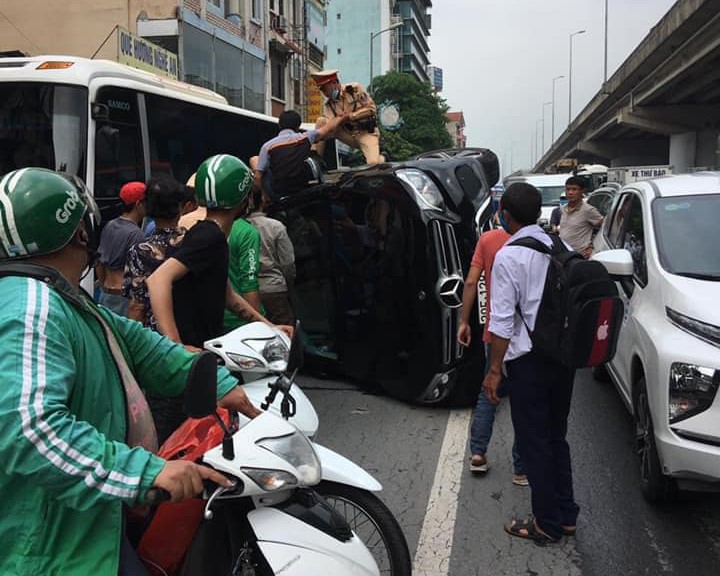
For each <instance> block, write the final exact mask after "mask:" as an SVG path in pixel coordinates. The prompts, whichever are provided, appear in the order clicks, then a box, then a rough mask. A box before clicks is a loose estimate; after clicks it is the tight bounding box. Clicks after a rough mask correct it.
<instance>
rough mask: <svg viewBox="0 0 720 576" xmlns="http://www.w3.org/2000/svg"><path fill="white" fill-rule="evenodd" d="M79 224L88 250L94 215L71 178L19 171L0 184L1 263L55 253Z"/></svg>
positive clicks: (96, 221) (92, 239)
mask: <svg viewBox="0 0 720 576" xmlns="http://www.w3.org/2000/svg"><path fill="white" fill-rule="evenodd" d="M83 220H85V226H86V231H87V233H88V238H89V245H90V247H91V248H93V246H92V245H93V244H95V240H96V237H97V235H96V230H97V228H98V225H99V223H100V217H99V212H98V210H97V206H96V205H95V201H94V200H93V198H92V195H91V194H90V192H89V191H88V189H87V188H86V186H85V184H83V182H82V180H80V179H79V178H77V177H75V176H70V175H65V174H60V173H58V172H53V171H52V170H46V169H45V168H23V169H21V170H14V171H13V172H10V173H8V174H6V175H5V176H3V177H2V180H0V260H16V259H20V258H28V257H31V256H40V255H42V254H50V253H51V252H56V251H58V250H60V249H61V248H63V247H64V246H65V245H66V244H67V243H68V242H70V240H71V239H72V237H73V234H74V233H75V231H76V230H77V229H78V226H80V223H81V222H82V221H83Z"/></svg>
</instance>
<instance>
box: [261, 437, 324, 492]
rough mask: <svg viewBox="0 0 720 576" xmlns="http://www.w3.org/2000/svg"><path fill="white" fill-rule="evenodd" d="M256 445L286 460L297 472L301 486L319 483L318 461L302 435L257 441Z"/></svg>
mask: <svg viewBox="0 0 720 576" xmlns="http://www.w3.org/2000/svg"><path fill="white" fill-rule="evenodd" d="M257 445H258V446H261V447H262V448H265V450H268V451H269V452H272V453H273V454H275V455H277V456H279V457H280V458H282V459H283V460H287V461H288V462H289V463H290V464H291V465H292V466H293V467H294V468H295V469H296V470H297V476H298V480H299V482H300V484H301V485H302V486H314V485H315V484H317V483H319V482H320V478H321V468H320V460H319V459H318V457H317V454H316V453H315V449H314V448H313V447H312V444H311V443H310V440H308V439H307V437H305V435H304V434H302V433H300V432H294V433H293V434H290V435H289V436H283V437H282V438H265V439H263V440H258V442H257Z"/></svg>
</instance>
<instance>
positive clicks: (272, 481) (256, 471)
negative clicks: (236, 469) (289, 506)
mask: <svg viewBox="0 0 720 576" xmlns="http://www.w3.org/2000/svg"><path fill="white" fill-rule="evenodd" d="M241 470H242V471H243V473H245V474H247V475H248V476H249V477H250V478H252V481H253V482H255V484H257V485H258V486H260V488H262V489H263V490H265V491H266V492H272V491H273V490H281V489H283V488H287V487H291V486H297V483H298V479H297V478H295V476H293V475H292V474H290V473H289V472H284V471H283V470H270V469H267V468H241Z"/></svg>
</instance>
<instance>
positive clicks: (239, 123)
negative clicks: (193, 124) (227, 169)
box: [210, 110, 278, 162]
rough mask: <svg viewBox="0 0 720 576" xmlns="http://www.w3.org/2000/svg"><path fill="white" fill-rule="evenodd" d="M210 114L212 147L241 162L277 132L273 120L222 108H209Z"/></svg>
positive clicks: (247, 159) (257, 152)
mask: <svg viewBox="0 0 720 576" xmlns="http://www.w3.org/2000/svg"><path fill="white" fill-rule="evenodd" d="M210 114H211V119H210V126H211V134H212V135H213V147H214V148H215V149H216V150H217V151H218V153H224V154H232V155H233V156H237V157H238V158H240V159H241V160H242V161H243V162H248V161H249V160H250V157H251V156H255V155H257V154H259V153H260V147H261V146H262V145H263V144H264V143H265V142H267V141H268V140H270V139H271V138H274V137H275V136H277V133H278V126H277V124H275V123H274V122H268V121H266V120H258V119H256V118H252V117H250V116H241V115H240V114H232V113H228V112H225V111H222V110H211V112H210Z"/></svg>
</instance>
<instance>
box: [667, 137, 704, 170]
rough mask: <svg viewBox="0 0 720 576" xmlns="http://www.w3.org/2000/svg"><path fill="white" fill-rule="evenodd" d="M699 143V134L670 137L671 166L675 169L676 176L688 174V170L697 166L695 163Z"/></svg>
mask: <svg viewBox="0 0 720 576" xmlns="http://www.w3.org/2000/svg"><path fill="white" fill-rule="evenodd" d="M697 141H698V137H697V132H684V133H683V134H672V135H671V136H670V165H671V166H673V167H674V171H675V174H678V173H681V172H687V170H688V168H693V167H695V166H697V163H696V161H695V154H696V151H697Z"/></svg>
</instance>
